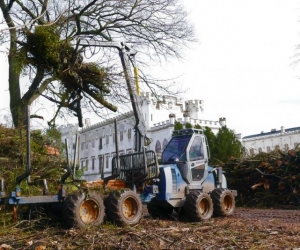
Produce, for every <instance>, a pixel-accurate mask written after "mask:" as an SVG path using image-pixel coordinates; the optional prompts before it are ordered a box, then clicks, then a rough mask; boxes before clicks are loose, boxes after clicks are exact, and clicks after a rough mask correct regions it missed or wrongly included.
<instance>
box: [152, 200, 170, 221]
mask: <svg viewBox="0 0 300 250" xmlns="http://www.w3.org/2000/svg"><path fill="white" fill-rule="evenodd" d="M158 203H159V200H158V199H157V198H156V197H154V198H152V199H151V200H150V202H149V203H148V204H147V209H148V213H149V214H150V215H151V216H152V217H153V218H163V217H166V216H168V215H170V214H172V213H173V208H171V207H162V206H159V205H158Z"/></svg>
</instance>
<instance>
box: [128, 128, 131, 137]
mask: <svg viewBox="0 0 300 250" xmlns="http://www.w3.org/2000/svg"><path fill="white" fill-rule="evenodd" d="M127 134H128V139H131V128H129V129H128V133H127Z"/></svg>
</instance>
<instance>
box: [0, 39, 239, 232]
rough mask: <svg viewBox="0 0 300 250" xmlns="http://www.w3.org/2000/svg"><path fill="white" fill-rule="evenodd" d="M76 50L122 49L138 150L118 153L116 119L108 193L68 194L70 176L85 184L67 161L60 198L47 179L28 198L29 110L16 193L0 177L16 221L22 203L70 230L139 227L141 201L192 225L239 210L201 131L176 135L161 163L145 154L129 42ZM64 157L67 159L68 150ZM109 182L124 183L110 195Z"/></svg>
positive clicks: (0, 200) (3, 198) (84, 43)
mask: <svg viewBox="0 0 300 250" xmlns="http://www.w3.org/2000/svg"><path fill="white" fill-rule="evenodd" d="M76 46H77V47H78V46H79V47H81V48H82V49H83V50H85V49H89V48H90V47H92V46H97V47H110V48H116V49H117V50H118V51H119V56H120V58H121V62H122V67H123V71H124V75H125V80H126V84H127V88H128V93H129V96H130V101H131V103H132V108H133V114H134V117H135V121H136V123H135V126H134V130H135V152H134V153H132V154H126V155H119V150H118V143H117V142H118V140H117V139H118V138H117V132H118V131H117V121H115V142H116V157H114V158H113V159H112V174H111V176H108V177H105V178H103V175H102V180H101V181H102V183H103V187H104V189H101V190H98V191H97V190H95V189H94V190H90V188H89V187H90V186H79V185H77V187H79V188H78V190H77V191H74V192H70V193H69V192H67V190H66V184H67V183H66V180H67V178H68V177H72V180H71V184H72V183H74V182H77V181H78V182H81V180H76V179H75V174H74V171H75V164H74V165H73V169H71V167H70V164H69V160H68V159H67V161H68V164H67V172H66V173H64V174H63V175H62V176H61V179H60V182H59V184H60V185H59V190H58V192H57V194H56V195H49V194H48V186H47V182H46V180H44V182H43V185H44V190H43V194H42V195H38V196H29V197H24V196H22V193H21V188H20V183H21V182H22V181H23V180H25V179H27V180H28V182H30V180H29V177H30V174H31V165H30V130H29V129H30V122H29V120H30V119H29V117H30V115H29V112H28V119H27V121H28V125H27V165H26V171H25V172H24V173H23V174H22V175H20V176H18V177H17V178H16V189H15V190H14V191H12V192H11V195H10V196H7V195H6V192H5V185H4V179H3V178H1V177H0V205H10V206H11V207H12V209H13V212H14V213H13V214H14V217H15V218H16V217H17V213H16V210H17V207H18V205H21V204H26V205H30V206H34V207H41V206H46V207H47V208H48V209H50V210H54V209H59V211H61V212H62V218H63V219H64V222H65V224H66V225H67V226H69V227H72V226H79V227H83V226H86V225H95V226H98V225H100V224H101V223H102V222H103V220H104V217H105V215H106V218H107V219H109V220H111V221H112V222H113V223H116V224H118V225H134V224H137V223H139V221H140V219H141V217H142V203H143V202H146V203H147V208H148V212H149V214H150V215H151V216H153V217H162V216H166V215H169V214H171V213H173V211H176V212H178V213H179V214H185V215H186V216H188V217H189V218H190V219H191V220H192V221H201V220H206V219H209V218H210V217H211V216H212V214H213V213H214V214H216V215H222V216H226V215H231V214H232V213H233V211H234V209H235V196H236V195H237V192H236V191H235V190H229V189H228V188H227V182H226V178H225V176H224V174H223V171H222V168H221V167H217V168H212V167H210V166H208V159H209V148H208V143H207V139H206V137H205V135H204V134H203V131H202V130H199V129H183V130H178V131H174V132H173V135H172V138H171V140H170V141H169V143H168V144H167V146H166V147H165V149H164V150H163V153H162V158H161V164H160V165H158V160H157V155H156V153H155V152H154V151H152V150H146V147H147V146H148V145H149V143H150V142H151V140H150V139H149V138H148V137H147V136H146V130H147V128H146V125H145V122H144V117H143V115H142V113H141V111H140V108H139V105H138V101H139V100H138V96H137V93H136V90H138V77H137V75H138V74H137V69H136V68H134V76H133V75H132V72H131V70H130V68H131V65H130V62H131V63H134V62H135V61H134V56H135V54H136V52H135V51H134V50H133V49H132V48H131V47H130V46H128V45H127V44H125V43H119V42H118V43H117V42H99V41H95V40H92V39H91V38H88V37H80V38H79V39H78V40H77V45H76ZM134 79H135V81H134ZM134 83H135V84H136V85H137V87H135V86H134ZM78 109H80V107H78ZM79 113H80V112H79ZM66 144H67V141H66ZM66 149H67V147H66ZM76 149H77V148H76ZM75 151H76V150H75ZM75 154H76V153H75ZM66 155H67V156H68V152H67V154H66ZM74 162H75V158H74ZM72 173H73V176H72ZM110 182H117V183H119V184H120V183H121V185H119V186H118V189H117V190H113V191H111V190H108V187H109V185H108V184H109V183H110Z"/></svg>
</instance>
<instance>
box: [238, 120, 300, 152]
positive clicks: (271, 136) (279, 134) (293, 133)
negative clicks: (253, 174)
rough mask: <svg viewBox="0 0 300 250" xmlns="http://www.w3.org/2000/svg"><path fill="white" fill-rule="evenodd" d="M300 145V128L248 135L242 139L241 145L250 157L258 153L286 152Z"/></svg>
mask: <svg viewBox="0 0 300 250" xmlns="http://www.w3.org/2000/svg"><path fill="white" fill-rule="evenodd" d="M299 143H300V127H295V128H288V129H285V128H284V127H283V126H282V127H281V129H279V130H276V129H272V130H271V131H270V132H263V131H262V132H261V133H260V134H255V135H249V136H245V137H243V138H242V144H243V146H244V147H245V149H246V151H247V152H248V154H249V155H250V156H253V155H255V154H258V153H260V152H266V153H269V152H271V151H273V150H276V149H281V150H283V151H288V150H290V149H293V148H295V147H296V146H297V145H298V144H299Z"/></svg>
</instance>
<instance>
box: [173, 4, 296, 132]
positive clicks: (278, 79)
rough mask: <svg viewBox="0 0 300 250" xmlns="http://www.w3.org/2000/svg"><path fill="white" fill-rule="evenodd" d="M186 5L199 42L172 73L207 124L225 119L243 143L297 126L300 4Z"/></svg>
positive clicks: (176, 65)
mask: <svg viewBox="0 0 300 250" xmlns="http://www.w3.org/2000/svg"><path fill="white" fill-rule="evenodd" d="M183 2H184V3H185V5H186V7H187V9H188V11H189V12H190V18H191V20H192V22H193V23H194V25H195V27H196V32H197V37H198V39H199V43H198V44H197V45H195V46H194V49H192V50H190V51H187V52H186V56H185V57H186V60H185V62H184V63H182V64H180V63H177V64H174V65H172V67H171V69H173V72H174V71H175V72H177V74H178V75H180V74H183V76H182V77H181V78H179V79H178V80H177V81H178V82H180V83H181V84H184V86H187V85H188V86H189V88H190V91H189V92H188V94H187V96H188V97H192V98H195V99H201V100H204V113H203V118H207V119H212V120H216V119H218V118H219V117H226V119H227V126H228V127H229V128H231V129H234V130H235V131H236V133H241V134H242V136H246V135H251V134H256V133H260V132H261V131H265V132H267V131H270V130H271V129H273V128H276V129H280V127H281V126H284V127H285V128H291V127H298V126H300V119H299V117H300V115H299V114H298V111H299V108H300V80H299V77H300V67H299V66H300V65H299V66H293V65H292V63H293V62H294V61H295V60H297V59H300V57H299V58H295V55H296V53H299V52H300V51H297V50H296V46H297V44H300V36H299V34H300V23H299V20H300V1H299V0H288V1H286V0H185V1H183ZM168 69H170V68H168ZM170 71H172V70H168V72H170Z"/></svg>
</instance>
